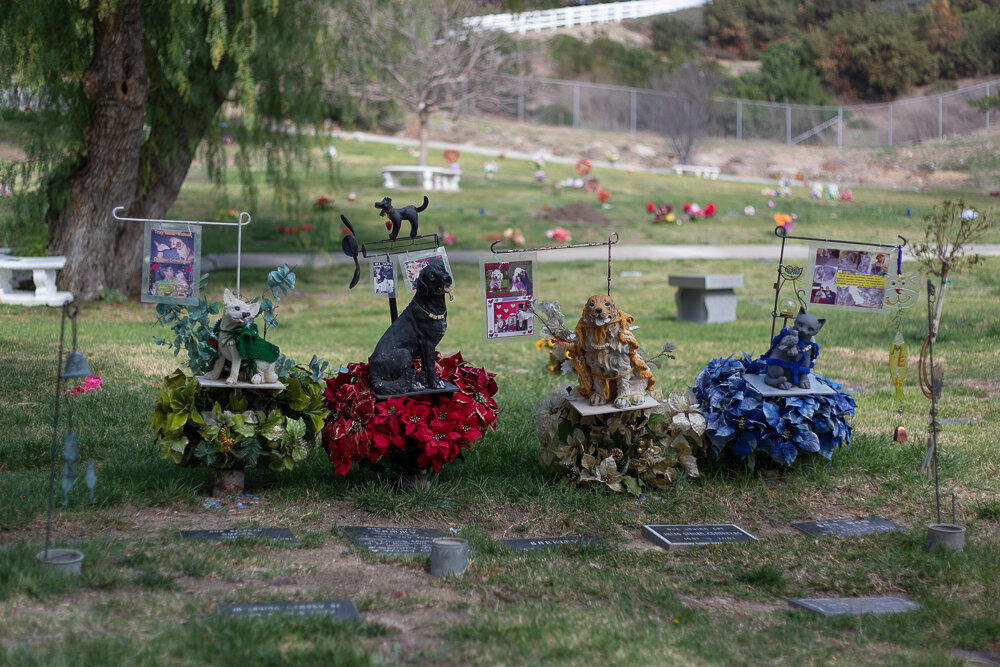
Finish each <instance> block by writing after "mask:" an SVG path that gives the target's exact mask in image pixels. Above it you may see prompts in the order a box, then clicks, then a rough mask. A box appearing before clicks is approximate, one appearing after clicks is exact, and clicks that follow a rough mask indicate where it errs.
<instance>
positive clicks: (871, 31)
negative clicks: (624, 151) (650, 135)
mask: <svg viewBox="0 0 1000 667" xmlns="http://www.w3.org/2000/svg"><path fill="white" fill-rule="evenodd" d="M626 25H627V27H628V28H629V29H630V30H632V31H633V32H635V33H638V34H640V35H642V37H643V40H642V41H641V42H640V43H639V44H638V45H636V44H635V43H634V41H633V40H627V41H623V40H620V39H616V38H615V37H614V36H612V33H613V31H612V30H611V29H608V30H606V31H602V30H601V29H598V30H597V34H596V35H594V36H592V37H590V38H580V37H577V36H575V35H574V34H572V33H567V32H563V33H561V34H559V35H557V36H555V37H552V38H550V39H548V40H547V42H546V47H547V55H548V56H549V57H550V60H549V63H548V67H550V69H551V71H550V72H549V73H550V74H551V75H552V76H556V77H559V78H570V79H581V80H587V81H593V82H599V83H609V84H618V85H627V86H636V87H655V86H654V82H655V81H657V80H662V79H663V78H664V76H667V75H669V74H670V73H671V72H673V71H675V70H676V69H677V68H678V67H680V65H681V63H683V62H684V61H686V60H692V59H693V60H697V61H699V62H700V63H702V66H703V68H704V69H706V70H713V69H714V70H719V69H722V70H723V71H739V70H741V69H747V68H741V67H731V68H730V67H721V68H720V63H722V64H738V63H739V62H740V61H759V67H756V66H754V67H752V68H749V69H750V71H745V72H743V73H742V74H739V75H734V74H729V75H728V76H726V77H724V78H723V81H722V83H721V84H720V85H721V90H720V92H722V93H725V94H728V95H732V96H734V97H745V98H749V99H760V100H768V101H775V102H791V103H797V104H829V103H832V102H833V101H834V100H837V101H839V102H841V103H865V102H884V101H888V100H891V99H894V98H896V97H899V96H901V95H905V94H906V93H907V92H908V91H911V90H912V89H914V88H915V87H918V86H927V85H934V86H935V88H938V89H948V88H951V87H954V83H953V82H954V81H956V80H958V79H963V78H969V77H989V76H992V75H995V74H997V73H1000V0H955V1H954V2H949V0H930V1H929V2H922V1H918V0H912V1H906V0H892V1H889V0H879V1H876V2H871V1H868V0H829V1H827V0H824V1H822V2H821V1H819V0H809V1H806V2H799V1H796V0H714V2H712V3H711V4H709V5H706V6H705V7H704V8H702V9H697V10H685V11H682V12H675V13H672V14H665V15H661V16H657V17H652V18H650V19H644V20H639V21H631V22H628V23H627V24H626Z"/></svg>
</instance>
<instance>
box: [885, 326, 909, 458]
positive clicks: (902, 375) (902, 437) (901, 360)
mask: <svg viewBox="0 0 1000 667" xmlns="http://www.w3.org/2000/svg"><path fill="white" fill-rule="evenodd" d="M897 312H899V311H897ZM906 365H907V362H906V339H905V338H903V332H901V331H900V330H899V328H898V327H897V328H896V335H895V336H893V339H892V346H891V347H890V348H889V376H890V377H891V378H892V384H893V385H895V387H896V396H895V400H896V415H897V422H901V421H902V419H903V400H904V399H905V396H904V395H903V383H904V382H905V381H906ZM892 439H893V442H906V440H907V437H906V427H905V426H903V425H902V424H898V423H897V426H896V430H895V431H894V432H893V434H892Z"/></svg>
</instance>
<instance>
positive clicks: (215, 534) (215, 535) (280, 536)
mask: <svg viewBox="0 0 1000 667" xmlns="http://www.w3.org/2000/svg"><path fill="white" fill-rule="evenodd" d="M179 534H180V537H181V539H182V540H208V541H211V542H235V541H236V540H238V539H240V538H244V539H251V540H271V541H273V542H282V543H284V544H290V545H295V546H298V545H299V540H298V538H296V537H295V535H293V534H292V531H291V530H289V529H288V528H223V529H218V530H182V531H179Z"/></svg>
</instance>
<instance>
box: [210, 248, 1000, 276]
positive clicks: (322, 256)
mask: <svg viewBox="0 0 1000 667" xmlns="http://www.w3.org/2000/svg"><path fill="white" fill-rule="evenodd" d="M447 250H448V261H449V262H461V263H469V264H478V263H479V256H480V255H482V254H485V253H488V252H489V251H488V250H455V249H451V248H449V249H447ZM808 251H809V246H808V245H805V244H802V243H794V244H793V243H792V242H788V243H786V244H785V258H786V259H806V257H807V256H808ZM780 252H781V244H780V243H771V244H754V245H615V246H613V247H612V250H611V256H612V258H613V259H616V260H623V259H653V260H657V259H659V260H664V259H714V260H722V259H753V260H770V261H773V262H775V263H777V261H778V255H779V253H780ZM972 252H975V253H978V254H980V255H986V256H997V255H1000V244H991V245H978V246H973V248H972ZM607 257H608V249H607V247H601V246H597V247H592V248H574V249H572V250H550V251H547V252H545V253H544V261H547V262H571V261H577V260H602V259H607ZM201 262H202V263H201V266H202V268H203V269H205V270H208V271H211V270H214V269H232V268H236V253H224V254H218V255H205V256H204V257H202V260H201ZM353 263H354V262H353V260H352V259H350V258H349V257H347V256H346V255H344V254H343V253H340V252H333V253H302V252H277V253H268V252H245V253H243V262H242V265H243V266H244V267H246V268H248V269H253V268H273V267H275V266H281V265H282V264H287V265H288V266H313V267H323V266H333V265H335V264H353Z"/></svg>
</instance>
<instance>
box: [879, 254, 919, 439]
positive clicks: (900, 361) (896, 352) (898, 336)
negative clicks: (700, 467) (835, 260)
mask: <svg viewBox="0 0 1000 667" xmlns="http://www.w3.org/2000/svg"><path fill="white" fill-rule="evenodd" d="M917 277H918V276H917V274H913V275H910V276H904V275H903V245H902V244H900V245H898V246H896V274H895V275H894V276H892V277H891V278H890V279H889V281H888V284H887V285H886V289H885V297H884V302H883V303H884V304H885V305H886V306H887V307H888V308H891V309H892V324H893V327H894V328H895V330H896V332H895V334H893V337H892V344H891V345H890V346H889V377H890V378H892V384H893V386H894V387H895V389H896V394H895V396H894V397H893V400H894V402H895V404H896V428H895V429H894V430H893V433H892V440H893V442H906V441H907V440H908V439H909V438H908V437H907V435H906V427H905V426H903V402H904V401H905V400H906V396H905V395H904V394H903V384H904V383H905V382H906V369H907V354H906V338H904V337H903V331H902V322H903V310H905V309H906V308H910V307H911V306H913V305H914V304H915V303H916V302H917V290H915V289H912V288H911V287H908V285H915V284H916V281H917Z"/></svg>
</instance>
